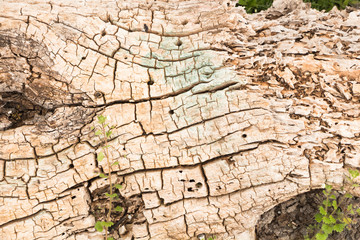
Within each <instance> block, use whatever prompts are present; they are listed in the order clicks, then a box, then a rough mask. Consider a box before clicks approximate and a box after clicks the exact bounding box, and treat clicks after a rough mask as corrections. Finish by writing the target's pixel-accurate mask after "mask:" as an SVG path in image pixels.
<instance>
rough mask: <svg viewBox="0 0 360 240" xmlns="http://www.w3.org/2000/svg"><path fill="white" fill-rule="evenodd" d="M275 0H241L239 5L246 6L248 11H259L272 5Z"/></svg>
mask: <svg viewBox="0 0 360 240" xmlns="http://www.w3.org/2000/svg"><path fill="white" fill-rule="evenodd" d="M272 3H273V0H239V2H238V4H237V6H238V5H240V6H244V7H245V10H246V12H247V13H257V12H260V11H263V10H266V9H268V8H269V7H271V5H272Z"/></svg>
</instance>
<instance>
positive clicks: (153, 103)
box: [0, 0, 360, 240]
mask: <svg viewBox="0 0 360 240" xmlns="http://www.w3.org/2000/svg"><path fill="white" fill-rule="evenodd" d="M234 4H235V3H234V2H233V1H232V2H227V1H199V0H194V1H179V0H176V1H140V0H139V1H117V2H116V1H113V0H103V1H98V0H91V1H68V0H65V1H63V0H62V1H42V0H39V1H32V0H28V1H25V0H23V1H11V0H3V1H2V2H1V4H0V5H1V8H2V10H1V13H0V96H1V98H0V102H1V105H0V106H1V109H0V119H1V121H0V129H1V131H0V169H1V170H0V239H3V240H6V239H11V240H14V239H103V235H102V234H100V233H97V232H96V231H95V229H94V227H93V226H94V223H95V221H96V220H95V217H94V215H93V214H92V213H93V211H94V209H92V208H93V207H94V205H96V202H97V201H98V195H99V194H101V191H102V190H103V189H104V188H106V186H107V182H106V181H105V180H103V179H101V178H99V177H98V174H99V172H100V168H103V169H104V170H106V166H105V164H103V163H99V164H98V163H96V159H95V156H96V155H95V154H96V152H99V151H100V148H99V144H100V142H99V140H98V138H96V137H95V136H94V132H93V131H92V130H91V126H93V125H94V123H95V122H96V121H95V120H96V116H98V115H100V114H103V115H106V116H110V120H109V122H110V124H114V125H116V128H115V129H114V131H113V132H114V134H113V139H112V140H111V141H110V145H111V149H112V151H111V154H112V157H113V158H114V159H116V160H118V161H119V162H120V166H119V167H117V168H114V171H116V173H117V175H116V176H114V180H117V181H120V182H123V183H124V188H123V189H122V190H121V191H120V193H121V195H122V197H123V199H122V201H123V202H126V203H127V204H128V205H129V206H130V207H129V208H128V209H127V211H128V214H127V216H124V217H122V218H121V222H118V225H117V226H116V232H117V233H116V234H117V237H118V238H119V239H120V238H121V239H132V237H133V239H137V240H140V239H141V240H145V239H197V238H198V236H202V234H205V235H206V236H210V235H215V236H217V239H241V240H245V239H254V227H255V225H256V222H257V220H258V219H259V217H260V215H261V214H262V213H264V212H265V211H266V210H268V209H270V208H272V207H274V206H275V205H276V204H278V203H280V202H283V201H285V200H288V199H290V198H292V197H294V196H296V195H298V194H300V193H303V192H306V191H308V190H310V189H314V188H320V187H322V186H323V184H324V183H325V182H326V181H328V182H331V183H333V184H335V185H336V186H337V187H339V186H340V185H341V184H342V182H343V173H344V172H345V171H346V168H349V167H356V168H359V167H360V157H359V156H360V117H359V116H360V110H359V105H360V104H359V101H360V87H359V86H360V74H359V72H360V57H359V53H360V29H359V22H360V11H353V12H350V13H349V12H346V11H338V10H336V9H334V10H332V11H331V12H330V13H323V12H318V11H316V10H313V9H310V8H309V5H306V4H303V3H301V2H299V1H275V3H274V7H273V8H271V9H269V10H267V11H265V12H261V13H259V14H255V15H247V14H246V13H245V11H244V10H243V8H235V7H234ZM124 156H125V157H124ZM119 235H121V236H119Z"/></svg>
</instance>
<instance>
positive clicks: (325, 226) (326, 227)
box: [321, 224, 334, 235]
mask: <svg viewBox="0 0 360 240" xmlns="http://www.w3.org/2000/svg"><path fill="white" fill-rule="evenodd" d="M321 230H323V231H324V233H325V234H326V235H329V234H331V233H332V232H333V231H334V229H333V227H332V226H331V225H328V224H323V225H322V226H321Z"/></svg>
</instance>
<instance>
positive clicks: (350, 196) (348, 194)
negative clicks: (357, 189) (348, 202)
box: [345, 193, 353, 198]
mask: <svg viewBox="0 0 360 240" xmlns="http://www.w3.org/2000/svg"><path fill="white" fill-rule="evenodd" d="M345 197H346V198H353V195H351V194H350V193H346V194H345Z"/></svg>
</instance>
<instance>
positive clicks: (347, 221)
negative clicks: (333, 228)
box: [343, 217, 352, 225]
mask: <svg viewBox="0 0 360 240" xmlns="http://www.w3.org/2000/svg"><path fill="white" fill-rule="evenodd" d="M343 222H344V223H345V224H346V225H347V224H351V222H352V220H351V218H348V217H344V218H343Z"/></svg>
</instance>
